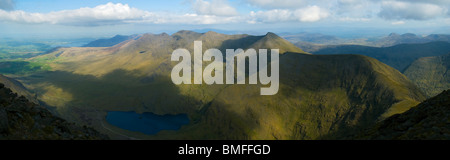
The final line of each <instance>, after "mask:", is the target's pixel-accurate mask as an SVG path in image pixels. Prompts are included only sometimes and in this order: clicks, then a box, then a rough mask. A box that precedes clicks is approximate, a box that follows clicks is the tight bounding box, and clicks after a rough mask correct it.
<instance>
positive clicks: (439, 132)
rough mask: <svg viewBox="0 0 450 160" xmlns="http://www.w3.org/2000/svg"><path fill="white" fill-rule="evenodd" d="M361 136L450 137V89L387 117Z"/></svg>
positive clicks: (441, 138)
mask: <svg viewBox="0 0 450 160" xmlns="http://www.w3.org/2000/svg"><path fill="white" fill-rule="evenodd" d="M357 139H376V140H450V90H446V91H444V92H442V93H441V94H439V95H437V96H435V97H433V98H430V99H428V100H426V101H424V102H422V103H421V104H419V105H417V106H416V107H413V108H411V109H410V110H409V111H407V112H405V113H402V114H397V115H393V116H392V117H389V118H387V119H386V120H384V121H382V122H380V123H378V124H377V125H375V127H373V128H371V129H370V130H368V132H366V133H364V134H362V135H360V136H358V138H357Z"/></svg>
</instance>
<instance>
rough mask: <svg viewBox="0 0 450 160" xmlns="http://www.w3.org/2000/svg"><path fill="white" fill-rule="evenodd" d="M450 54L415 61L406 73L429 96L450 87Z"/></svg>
mask: <svg viewBox="0 0 450 160" xmlns="http://www.w3.org/2000/svg"><path fill="white" fill-rule="evenodd" d="M449 70H450V54H447V55H443V56H435V57H424V58H420V59H418V60H416V61H414V62H413V63H412V64H411V65H410V66H409V67H408V68H406V70H405V72H404V74H405V75H406V76H407V77H408V78H409V79H410V80H411V81H412V82H413V83H415V84H416V85H417V86H419V88H420V89H422V90H423V91H424V92H425V94H426V95H427V96H429V97H432V96H435V95H437V94H439V93H441V92H442V91H443V90H447V89H450V73H449Z"/></svg>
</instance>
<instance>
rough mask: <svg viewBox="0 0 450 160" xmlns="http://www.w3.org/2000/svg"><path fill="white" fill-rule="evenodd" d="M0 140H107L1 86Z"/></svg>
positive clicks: (93, 131)
mask: <svg viewBox="0 0 450 160" xmlns="http://www.w3.org/2000/svg"><path fill="white" fill-rule="evenodd" d="M0 139H4V140H8V139H9V140H11V139H12V140H102V139H108V137H107V136H105V135H103V134H100V133H99V132H97V131H96V130H94V129H92V128H89V127H86V126H83V127H81V126H78V125H76V124H74V123H69V122H67V121H66V120H64V119H61V118H58V117H55V116H53V115H52V114H51V113H50V112H49V111H48V110H47V109H46V108H44V107H42V106H39V105H36V104H34V103H31V102H29V101H28V100H27V99H26V98H25V97H23V96H20V97H18V96H17V94H15V93H13V92H12V91H11V90H10V89H8V88H5V86H4V85H3V84H0Z"/></svg>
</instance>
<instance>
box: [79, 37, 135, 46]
mask: <svg viewBox="0 0 450 160" xmlns="http://www.w3.org/2000/svg"><path fill="white" fill-rule="evenodd" d="M137 37H139V36H138V35H131V36H122V35H116V36H114V37H112V38H109V39H98V40H95V41H92V42H89V43H88V44H86V45H83V47H112V46H114V45H116V44H119V43H122V42H124V41H127V40H130V39H134V38H137Z"/></svg>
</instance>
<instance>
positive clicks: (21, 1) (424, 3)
mask: <svg viewBox="0 0 450 160" xmlns="http://www.w3.org/2000/svg"><path fill="white" fill-rule="evenodd" d="M449 9H450V0H284V1H283V0H172V1H166V0H164V1H162V0H154V1H153V0H39V1H37V0H0V37H2V36H3V37H15V36H17V37H38V38H39V37H43V38H44V37H45V38H57V37H60V38H63V37H68V38H73V37H78V38H82V37H101V36H113V35H116V34H125V35H129V34H139V33H162V32H166V33H169V34H170V33H174V32H176V31H178V30H217V31H223V32H226V31H230V32H231V31H233V32H236V33H250V34H264V33H266V32H275V33H301V32H313V33H323V34H330V35H337V36H349V35H350V36H353V35H359V36H366V35H382V34H388V33H391V32H396V33H407V32H412V33H416V34H422V35H426V34H432V33H436V34H438V33H441V34H450V11H449Z"/></svg>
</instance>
